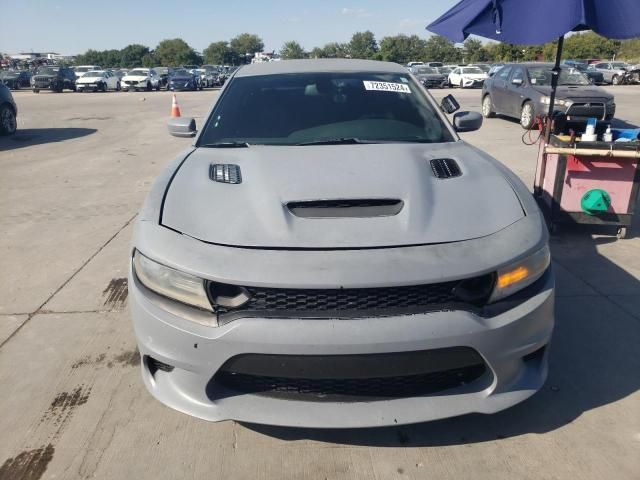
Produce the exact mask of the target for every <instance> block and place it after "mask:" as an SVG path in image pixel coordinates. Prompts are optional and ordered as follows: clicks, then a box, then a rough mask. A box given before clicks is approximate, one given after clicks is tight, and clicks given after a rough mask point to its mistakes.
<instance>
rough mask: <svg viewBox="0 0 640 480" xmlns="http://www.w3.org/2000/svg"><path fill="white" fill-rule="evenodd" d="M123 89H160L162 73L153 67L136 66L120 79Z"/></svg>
mask: <svg viewBox="0 0 640 480" xmlns="http://www.w3.org/2000/svg"><path fill="white" fill-rule="evenodd" d="M120 84H121V86H122V90H124V91H125V92H127V91H129V90H136V91H138V90H154V89H155V90H160V75H158V74H157V73H156V71H155V70H154V69H153V68H134V69H133V70H130V71H129V72H128V73H127V74H126V75H125V76H124V77H122V79H121V80H120Z"/></svg>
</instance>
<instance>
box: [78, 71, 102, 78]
mask: <svg viewBox="0 0 640 480" xmlns="http://www.w3.org/2000/svg"><path fill="white" fill-rule="evenodd" d="M103 75H104V72H101V71H99V70H93V71H91V72H87V73H85V74H84V75H82V76H83V77H102V76H103Z"/></svg>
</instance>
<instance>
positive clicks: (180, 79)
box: [170, 75, 193, 82]
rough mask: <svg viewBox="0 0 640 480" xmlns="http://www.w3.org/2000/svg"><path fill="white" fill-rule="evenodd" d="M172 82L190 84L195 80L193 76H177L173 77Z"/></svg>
mask: <svg viewBox="0 0 640 480" xmlns="http://www.w3.org/2000/svg"><path fill="white" fill-rule="evenodd" d="M170 80H171V81H172V82H188V81H189V80H193V77H192V76H188V77H187V76H182V75H180V76H177V77H171V79H170Z"/></svg>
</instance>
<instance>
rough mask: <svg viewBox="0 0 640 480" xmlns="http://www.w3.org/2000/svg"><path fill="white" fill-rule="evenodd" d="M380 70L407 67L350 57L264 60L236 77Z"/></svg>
mask: <svg viewBox="0 0 640 480" xmlns="http://www.w3.org/2000/svg"><path fill="white" fill-rule="evenodd" d="M363 71H365V72H378V73H402V74H406V73H407V70H406V68H405V67H403V66H401V65H398V64H397V63H390V62H377V61H374V60H350V59H341V58H335V59H333V58H332V59H324V58H323V59H317V60H283V61H279V62H263V63H253V64H250V65H245V66H244V67H242V68H240V69H239V70H238V73H236V77H253V76H259V75H277V74H287V73H315V72H363Z"/></svg>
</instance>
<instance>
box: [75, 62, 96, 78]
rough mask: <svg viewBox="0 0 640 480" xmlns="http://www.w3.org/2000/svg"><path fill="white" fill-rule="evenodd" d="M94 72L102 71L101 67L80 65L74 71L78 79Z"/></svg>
mask: <svg viewBox="0 0 640 480" xmlns="http://www.w3.org/2000/svg"><path fill="white" fill-rule="evenodd" d="M93 70H102V67H101V66H100V65H79V66H77V67H75V68H74V69H73V71H74V72H75V74H76V78H80V77H82V76H83V75H84V74H85V73H87V72H91V71H93Z"/></svg>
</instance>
